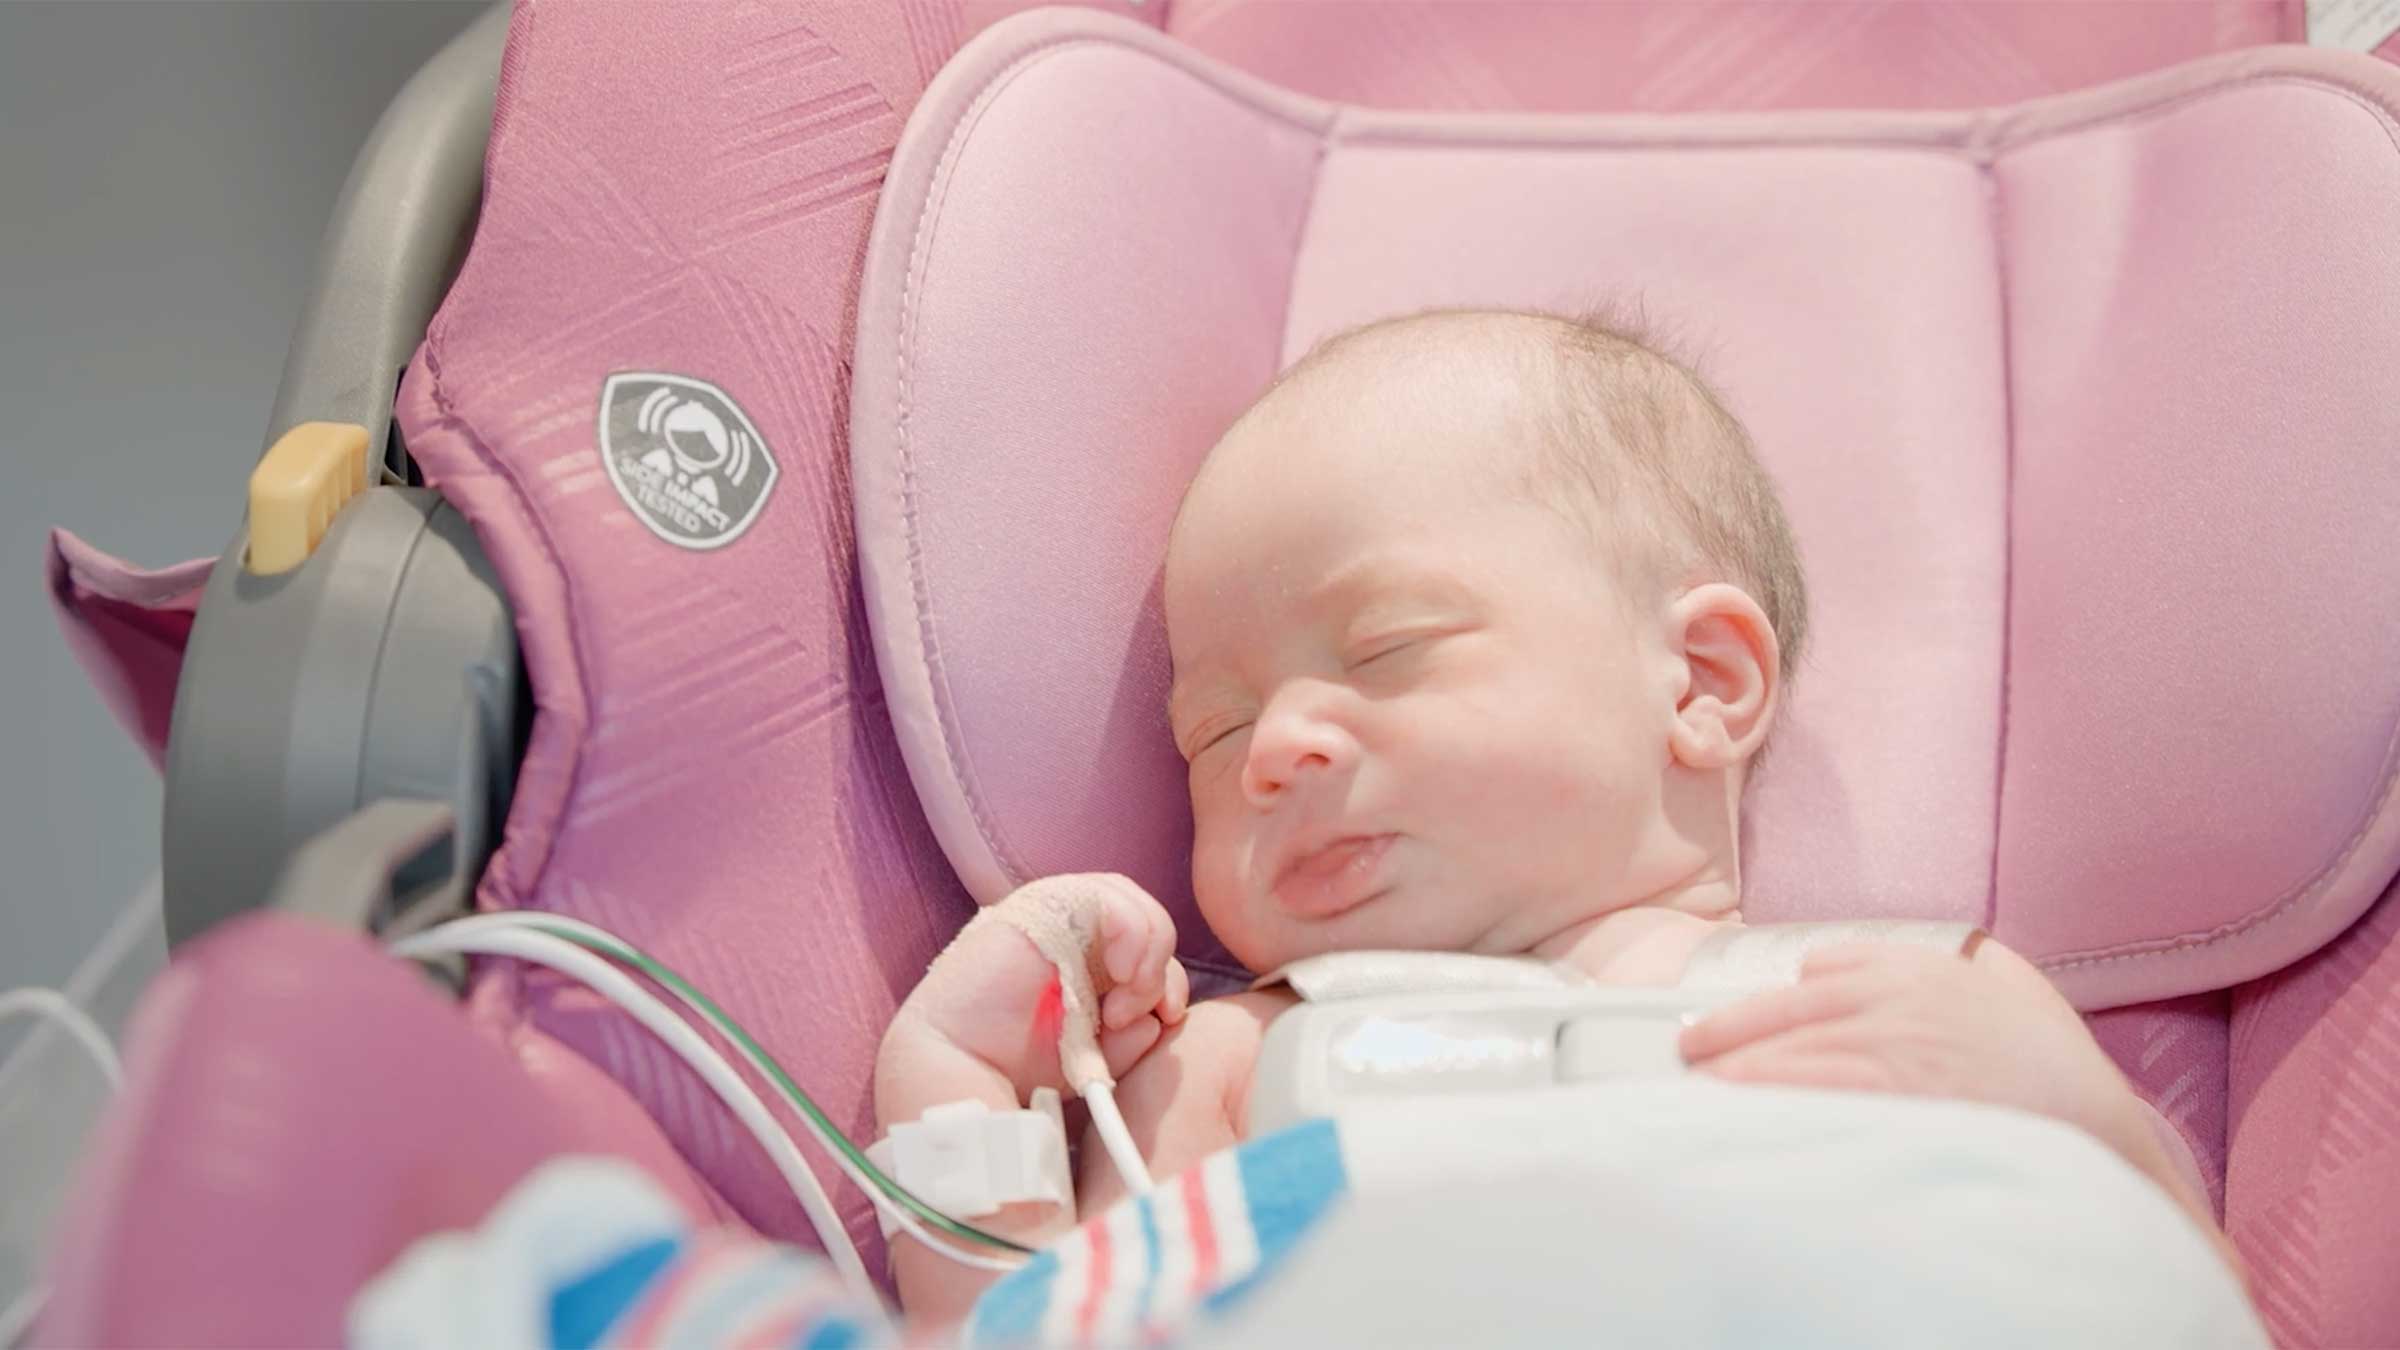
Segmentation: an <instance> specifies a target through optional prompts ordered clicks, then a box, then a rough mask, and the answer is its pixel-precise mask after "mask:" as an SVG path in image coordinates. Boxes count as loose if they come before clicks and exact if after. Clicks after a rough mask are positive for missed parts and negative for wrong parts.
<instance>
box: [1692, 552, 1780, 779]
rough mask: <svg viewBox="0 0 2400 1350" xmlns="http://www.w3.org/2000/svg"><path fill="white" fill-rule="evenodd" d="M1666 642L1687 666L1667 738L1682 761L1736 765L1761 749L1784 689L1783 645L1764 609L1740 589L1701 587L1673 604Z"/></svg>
mask: <svg viewBox="0 0 2400 1350" xmlns="http://www.w3.org/2000/svg"><path fill="white" fill-rule="evenodd" d="M1667 645H1668V648H1669V650H1670V651H1671V652H1672V653H1673V654H1674V655H1675V656H1676V657H1677V658H1678V659H1680V660H1681V661H1682V663H1683V671H1682V674H1683V693H1682V696H1681V697H1680V698H1678V699H1677V700H1676V704H1675V723H1674V727H1673V729H1672V730H1671V731H1670V732H1669V734H1668V739H1667V746H1668V749H1669V750H1670V751H1671V752H1672V753H1673V754H1674V756H1675V759H1676V762H1678V763H1680V764H1682V765H1684V766H1685V767H1686V768H1692V769H1730V768H1733V767H1735V766H1736V765H1739V764H1741V763H1743V762H1744V761H1746V760H1748V759H1749V758H1750V756H1752V755H1753V754H1756V753H1757V752H1758V747H1759V746H1760V745H1762V744H1764V743H1765V741H1766V739H1767V727H1768V724H1769V723H1771V722H1773V721H1774V719H1775V708H1776V702H1777V700H1776V695H1777V694H1778V693H1780V692H1781V690H1782V687H1783V653H1782V647H1781V646H1780V644H1778V643H1777V642H1776V639H1775V625H1773V624H1771V623H1769V622H1768V621H1767V614H1766V611H1765V610H1762V609H1760V608H1759V607H1758V602H1757V601H1755V600H1753V599H1751V598H1750V596H1749V593H1748V592H1746V591H1744V590H1743V589H1742V588H1741V587H1739V586H1730V585H1727V584H1725V583H1723V582H1709V583H1708V584H1706V585H1702V586H1695V587H1693V588H1692V589H1690V590H1688V591H1686V592H1684V593H1683V595H1682V596H1681V597H1679V598H1678V599H1676V601H1675V602H1674V603H1673V604H1672V605H1670V606H1668V609H1667Z"/></svg>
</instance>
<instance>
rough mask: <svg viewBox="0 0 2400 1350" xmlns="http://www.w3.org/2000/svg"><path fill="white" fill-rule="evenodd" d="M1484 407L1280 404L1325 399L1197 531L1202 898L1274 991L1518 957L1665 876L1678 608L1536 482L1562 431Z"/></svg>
mask: <svg viewBox="0 0 2400 1350" xmlns="http://www.w3.org/2000/svg"><path fill="white" fill-rule="evenodd" d="M1477 392H1495V391H1477ZM1496 392H1499V393H1503V394H1504V393H1505V392H1506V391H1496ZM1461 393H1462V391H1457V390H1451V391H1443V390H1431V391H1418V395H1417V396H1416V397H1405V396H1397V395H1395V396H1391V397H1383V398H1377V399H1372V400H1363V401H1349V400H1342V401H1340V402H1345V403H1348V406H1346V407H1345V406H1336V401H1335V400H1330V399H1327V398H1323V397H1319V396H1317V395H1315V394H1306V395H1300V396H1298V397H1297V399H1296V400H1294V399H1293V398H1292V397H1291V396H1289V395H1279V397H1280V398H1284V399H1285V401H1286V402H1293V401H1296V402H1297V404H1298V406H1297V407H1295V408H1291V409H1288V410H1285V411H1281V412H1278V413H1277V414H1276V415H1273V416H1253V417H1251V418H1248V419H1245V422H1244V424H1243V425H1242V426H1240V427H1238V428H1236V430H1235V431H1234V432H1233V433H1232V434H1231V435H1229V437H1228V438H1227V440H1226V442H1225V443H1224V444H1222V445H1221V446H1220V447H1219V448H1218V450H1217V451H1216V452H1215V453H1214V454H1213V455H1212V456H1211V459H1210V461H1209V464H1208V466H1207V470H1206V472H1205V474H1204V475H1203V476H1202V478H1201V480H1200V481H1199V482H1198V483H1196V484H1195V486H1194V489H1193V492H1192V495H1191V497H1190V498H1189V499H1188V500H1187V501H1186V503H1185V506H1184V510H1183V514H1182V515H1181V517H1180V518H1179V519H1178V522H1177V525H1176V531H1175V535H1174V538H1173V542H1172V543H1171V544H1170V546H1169V550H1168V560H1167V576H1166V607H1167V620H1168V630H1169V637H1170V642H1171V645H1172V649H1173V653H1174V662H1175V694H1174V698H1173V703H1172V707H1171V716H1172V721H1173V725H1174V732H1175V738H1176V742H1177V745H1178V746H1179V747H1180V748H1181V750H1182V751H1183V753H1184V755H1185V757H1186V759H1187V760H1188V761H1189V763H1190V766H1191V769H1190V786H1191V797H1192V813H1193V817H1194V822H1195V825H1196V831H1197V832H1196V837H1195V840H1194V845H1193V849H1194V852H1193V863H1192V871H1193V882H1194V886H1195V888H1196V890H1197V892H1198V897H1199V901H1200V907H1201V910H1202V913H1203V914H1205V915H1206V917H1207V919H1208V921H1209V924H1210V926H1211V927H1212V928H1213V929H1214V930H1215V932H1216V933H1217V935H1218V937H1219V938H1221V939H1222V940H1223V941H1224V942H1225V944H1226V946H1227V948H1228V949H1229V950H1231V951H1232V952H1233V954H1234V955H1235V956H1237V957H1238V958H1240V959H1241V960H1242V961H1243V962H1244V963H1245V964H1247V965H1248V966H1249V967H1250V968H1251V969H1253V970H1258V971H1265V970H1270V969H1273V968H1275V967H1277V966H1280V965H1283V964H1284V963H1286V962H1289V961H1292V960H1296V959H1298V958H1300V957H1304V956H1309V955H1313V954H1316V953H1320V952H1326V951H1334V950H1351V949H1358V948H1376V947H1381V948H1419V949H1441V950H1454V951H1476V952H1488V953H1512V952H1521V951H1525V950H1528V949H1530V948H1532V947H1533V946H1534V945H1535V944H1537V943H1539V942H1541V941H1542V940H1544V939H1545V938H1548V937H1550V936H1552V935H1553V934H1556V933H1557V932H1559V931H1560V930H1561V929H1563V928H1566V927H1568V926H1570V925H1572V924H1574V923H1576V922H1578V921H1580V920H1582V919H1585V918H1589V917H1592V916H1593V915H1594V914H1596V913H1598V912H1602V911H1605V910H1606V909H1610V908H1614V907H1616V906H1617V905H1618V904H1621V903H1625V902H1626V901H1627V900H1628V899H1629V898H1632V897H1638V896H1639V895H1642V894H1646V893H1648V892H1646V891H1644V890H1643V888H1644V887H1645V886H1654V885H1656V884H1658V881H1659V879H1658V878H1655V877H1651V876H1647V875H1645V874H1646V873H1648V872H1651V871H1655V870H1656V869H1655V867H1654V866H1653V865H1652V862H1653V860H1652V859H1649V858H1648V857H1646V854H1648V853H1649V852H1650V850H1649V849H1648V848H1647V847H1646V844H1647V842H1648V838H1649V836H1650V835H1651V834H1652V833H1653V832H1654V825H1655V823H1656V822H1658V821H1659V820H1660V819H1661V789H1662V783H1663V779H1664V776H1665V774H1666V771H1667V765H1668V762H1669V758H1670V755H1669V749H1668V735H1669V730H1670V724H1671V723H1672V721H1673V716H1674V705H1675V698H1676V690H1675V685H1674V679H1675V676H1674V673H1673V667H1672V660H1673V658H1672V657H1671V656H1670V654H1669V653H1668V652H1667V650H1666V646H1665V642H1664V639H1663V637H1662V633H1663V628H1664V625H1663V621H1662V619H1661V617H1660V615H1659V614H1658V613H1657V612H1654V611H1655V610H1656V609H1657V608H1658V607H1652V606H1645V605H1644V604H1641V603H1637V602H1636V601H1635V600H1633V598H1632V597H1630V596H1628V595H1627V594H1625V593H1624V591H1623V590H1622V589H1621V588H1620V587H1619V586H1617V585H1616V584H1615V583H1614V581H1612V579H1611V577H1610V575H1609V571H1608V569H1607V568H1606V567H1605V566H1604V565H1603V563H1602V562H1601V560H1600V558H1599V555H1598V553H1597V551H1596V550H1595V549H1593V547H1592V546H1591V544H1590V541H1589V540H1588V539H1584V538H1579V537H1578V535H1577V533H1576V531H1575V529H1574V527H1573V526H1571V525H1570V524H1569V523H1568V522H1567V521H1566V520H1564V519H1562V518H1561V517H1560V516H1559V515H1558V514H1556V513H1554V512H1552V511H1549V510H1545V509H1543V508H1540V507H1538V506H1535V505H1532V504H1530V503H1528V502H1526V501H1523V500H1521V499H1520V498H1519V496H1518V495H1517V494H1516V493H1514V492H1512V491H1511V490H1510V489H1509V481H1510V478H1511V475H1512V472H1513V470H1512V468H1511V464H1512V462H1511V461H1509V460H1507V459H1506V458H1505V457H1507V456H1512V455H1521V454H1524V453H1527V451H1526V449H1525V446H1524V443H1523V440H1522V438H1523V437H1526V436H1530V435H1533V434H1536V433H1535V432H1534V431H1532V430H1531V429H1530V427H1529V426H1528V425H1525V424H1524V419H1523V418H1522V417H1520V416H1514V415H1512V414H1509V413H1508V412H1507V411H1505V409H1506V407H1507V402H1506V401H1505V399H1500V398H1492V399H1478V398H1475V397H1472V396H1463V397H1461V396H1456V395H1460V394H1461ZM1478 405H1483V406H1484V407H1485V409H1486V410H1485V411H1484V412H1482V413H1481V414H1478V413H1477V412H1476V411H1475V409H1476V407H1477V406H1478ZM1662 603H1663V602H1662Z"/></svg>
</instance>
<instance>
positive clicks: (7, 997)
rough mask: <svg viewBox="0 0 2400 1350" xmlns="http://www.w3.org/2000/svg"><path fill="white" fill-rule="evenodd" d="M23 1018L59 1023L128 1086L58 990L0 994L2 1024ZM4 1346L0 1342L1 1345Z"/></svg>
mask: <svg viewBox="0 0 2400 1350" xmlns="http://www.w3.org/2000/svg"><path fill="white" fill-rule="evenodd" d="M20 1016H21V1017H31V1018H33V1019H34V1020H36V1021H41V1020H43V1019H48V1020H49V1021H52V1022H56V1023H58V1025H59V1026H60V1027H61V1028H62V1029H64V1030H65V1031H66V1033H67V1034H68V1035H69V1036H72V1037H74V1038H75V1040H76V1041H77V1043H79V1044H81V1045H82V1046H83V1048H84V1049H85V1050H86V1051H88V1052H90V1054H91V1057H92V1062H93V1063H94V1064H97V1065H99V1066H100V1075H101V1077H103V1078H106V1079H107V1080H108V1085H109V1087H111V1088H121V1087H123V1086H125V1066H124V1065H122V1064H120V1063H118V1062H117V1051H116V1047H115V1046H112V1045H110V1044H109V1043H108V1033H106V1032H104V1031H102V1030H101V1029H100V1027H99V1024H98V1023H96V1022H94V1021H92V1019H91V1015H90V1014H89V1013H86V1012H85V1011H84V1010H83V1009H81V1008H78V1007H76V1006H75V1004H74V1002H73V1000H71V999H69V998H68V997H67V996H66V995H64V994H62V993H60V992H58V991H57V990H55V989H41V988H35V987H31V986H28V987H26V988H23V989H11V990H9V991H8V992H7V993H4V994H0V1022H5V1021H7V1020H8V1019H9V1018H11V1017H20ZM5 1344H6V1342H0V1345H5Z"/></svg>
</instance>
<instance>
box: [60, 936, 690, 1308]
mask: <svg viewBox="0 0 2400 1350" xmlns="http://www.w3.org/2000/svg"><path fill="white" fill-rule="evenodd" d="M126 1073H127V1079H126V1087H125V1091H124V1093H123V1094H122V1095H121V1096H120V1097H119V1098H118V1099H117V1100H116V1102H115V1103H114V1104H113V1105H112V1106H111V1107H110V1109H109V1112H108V1115H107V1117H106V1119H105V1121H104V1122H103V1124H102V1127H101V1129H100V1131H99V1136H98V1139H97V1140H96V1142H95V1146H94V1147H93V1149H92V1150H91V1152H90V1153H89V1154H88V1155H87V1156H86V1157H85V1159H84V1161H83V1164H82V1166H81V1170H80V1172H79V1174H78V1176H77V1179H76V1183H75V1187H74V1190H73V1193H72V1201H71V1205H70V1208H69V1211H68V1218H67V1221H66V1224H65V1229H64V1231H63V1232H62V1234H61V1239H62V1240H61V1242H60V1244H59V1247H58V1256H57V1260H56V1264H55V1268H54V1269H53V1271H52V1276H51V1278H52V1285H51V1293H50V1299H49V1303H48V1311H47V1312H46V1314H45V1315H44V1319H43V1323H42V1341H43V1343H44V1344H55V1345H337V1344H340V1343H341V1341H342V1339H343V1323H342V1317H343V1311H344V1309H345V1308H346V1307H347V1306H348V1304H349V1300H350V1295H351V1294H352V1293H353V1292H354V1291H355V1290H356V1289H357V1288H358V1286H359V1285H360V1284H362V1283H363V1282H364V1281H365V1280H366V1279H367V1278H368V1277H369V1276H371V1275H373V1274H374V1273H375V1272H376V1271H378V1270H380V1269H382V1268H383V1266H384V1265H385V1264H386V1263H388V1262H389V1261H391V1259H392V1258H393V1257H395V1256H397V1255H398V1254H399V1253H400V1251H401V1249H402V1248H404V1247H405V1246H407V1245H408V1244H409V1243H411V1242H413V1241H415V1240H416V1239H417V1238H418V1237H420V1236H422V1235H423V1234H425V1233H427V1232H431V1231H436V1230H439V1229H443V1228H463V1227H467V1226H470V1225H472V1224H473V1223H475V1222H476V1221H477V1220H479V1219H481V1218H482V1217H483V1214H484V1212H485V1211H486V1210H487V1209H489V1208H490V1207H491V1206H492V1205H493V1204H494V1203H495V1202H496V1201H498V1199H499V1198H500V1197H501V1195H503V1194H504V1193H505V1192H506V1191H507V1190H508V1188H509V1187H510V1186H512V1185H514V1184H515V1182H516V1180H517V1179H518V1178H519V1177H521V1176H523V1175H524V1174H525V1173H526V1172H528V1171H530V1170H531V1169H532V1168H533V1167H534V1166H535V1165H536V1164H538V1163H540V1162H541V1161H542V1160H543V1159H545V1158H548V1157H550V1156H552V1155H554V1154H557V1153H561V1152H569V1151H583V1152H595V1153H609V1154H617V1155H621V1156H624V1157H627V1158H630V1159H632V1160H633V1161H634V1162H636V1163H638V1164H640V1165H642V1166H643V1167H644V1168H645V1169H646V1170H647V1171H649V1172H650V1173H651V1175H652V1176H654V1177H656V1178H657V1179H658V1180H659V1182H660V1183H661V1184H662V1185H664V1186H665V1187H666V1188H667V1189H668V1193H669V1194H670V1195H672V1196H674V1197H675V1198H676V1200H677V1201H678V1202H679V1203H680V1204H682V1205H683V1206H684V1207H685V1208H686V1209H687V1210H688V1211H689V1212H690V1213H691V1214H692V1216H693V1217H694V1218H695V1219H696V1220H705V1219H710V1218H713V1217H716V1216H717V1215H718V1214H719V1212H720V1211H719V1209H718V1207H717V1205H716V1202H715V1201H714V1200H713V1198H712V1197H711V1196H710V1195H709V1194H708V1192H707V1190H706V1189H705V1188H704V1187H702V1186H701V1185H699V1184H698V1183H697V1182H695V1181H694V1180H693V1178H692V1176H691V1173H690V1171H689V1169H688V1168H686V1167H685V1166H684V1165H683V1164H682V1162H681V1160H680V1159H678V1158H677V1157H676V1156H675V1153H674V1150H673V1149H671V1148H670V1147H668V1145H667V1143H666V1141H665V1140H664V1139H663V1138H662V1137H661V1136H660V1135H659V1133H658V1129H657V1127H656V1126H655V1125H653V1124H652V1123H651V1122H650V1121H649V1120H648V1119H647V1118H645V1117H644V1116H643V1114H642V1113H641V1112H640V1111H639V1110H638V1109H636V1108H635V1107H634V1106H633V1104H632V1103H631V1102H630V1101H629V1100H628V1099H627V1098H626V1096H625V1094H624V1092H623V1090H622V1089H620V1088H618V1087H617V1086H616V1085H615V1084H613V1083H611V1082H609V1081H608V1080H607V1079H606V1078H605V1077H603V1076H601V1075H599V1074H597V1073H595V1072H593V1071H592V1069H591V1068H590V1066H589V1065H587V1064H584V1063H582V1062H581V1061H580V1060H577V1059H575V1058H574V1057H573V1056H571V1055H567V1054H564V1053H563V1052H562V1051H560V1050H559V1048H558V1047H556V1046H555V1045H552V1044H549V1043H547V1042H546V1041H545V1040H543V1039H542V1038H539V1037H532V1038H520V1037H518V1036H517V1035H516V1034H515V1033H514V1032H513V1031H508V1032H505V1033H504V1035H503V1036H502V1037H499V1038H495V1037H493V1036H487V1035H483V1034H479V1033H478V1032H477V1030H476V1029H475V1028H474V1027H473V1026H471V1025H470V1024H469V1022H468V1020H467V1018H466V1017H465V1016H464V1015H462V1013H461V1011H460V1009H459V1008H458V1007H457V1006H456V1005H455V1004H453V1003H452V1002H451V1001H450V1000H449V999H448V998H447V997H445V996H444V995H443V994H442V993H441V991H440V990H438V989H437V988H436V987H435V986H433V985H432V984H431V983H430V982H429V981H428V980H427V978H426V977H425V975H424V974H422V973H421V972H420V971H419V970H418V969H417V968H416V967H415V966H413V965H411V964H410V963H407V962H403V961H399V960H395V959H393V958H391V957H388V956H385V955H384V954H383V953H382V952H380V951H378V950H377V949H376V948H375V947H374V946H373V945H372V944H371V943H369V942H368V941H366V940H365V939H362V938H360V937H358V936H356V935H354V934H348V933H342V932H337V931H335V930H333V929H331V928H327V927H324V926H321V925H317V924H314V923H310V922H307V921H305V920H300V919H295V918H291V917H288V916H285V915H280V914H257V915H251V916H248V917H245V918H242V919H238V920H235V921H233V922H231V923H228V924H226V925H225V926H224V927H223V928H221V929H219V930H218V931H216V932H215V933H212V934H210V935H209V936H208V937H207V938H205V939H203V940H202V941H200V942H198V943H196V944H194V945H193V946H192V947H190V948H188V949H186V950H185V951H182V952H179V953H178V954H177V956H176V960H175V963H174V964H173V965H172V966H170V967H169V968H168V969H167V971H166V973H165V974H164V975H162V976H160V977H159V979H158V981H157V982H156V983H155V984H153V985H152V986H151V987H150V989H149V990H148V992H146V993H145V994H144V995H143V998H142V1002H141V1005H140V1007H139V1008H138V1009H137V1010H136V1013H135V1017H134V1023H133V1029H132V1032H131V1034H130V1035H129V1036H128V1038H127V1060H126Z"/></svg>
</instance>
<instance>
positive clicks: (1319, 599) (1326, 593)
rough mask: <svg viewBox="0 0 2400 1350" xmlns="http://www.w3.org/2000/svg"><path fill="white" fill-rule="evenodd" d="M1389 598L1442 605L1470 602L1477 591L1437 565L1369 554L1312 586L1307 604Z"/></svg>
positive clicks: (1334, 605)
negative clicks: (1431, 565) (1429, 565)
mask: <svg viewBox="0 0 2400 1350" xmlns="http://www.w3.org/2000/svg"><path fill="white" fill-rule="evenodd" d="M1386 597H1392V598H1398V599H1403V600H1411V601H1424V602H1428V603H1432V604H1441V605H1467V604H1471V603H1473V601H1474V598H1475V593H1474V590H1473V588H1472V587H1469V586H1468V585H1466V584H1465V583H1464V582H1462V581H1460V580H1459V579H1458V577H1457V576H1456V575H1454V574H1452V573H1450V572H1448V571H1445V570H1443V569H1440V568H1436V567H1428V566H1425V565H1423V564H1420V563H1416V562H1413V561H1403V560H1400V559H1396V558H1392V557H1390V556H1388V555H1385V554H1369V555H1368V556H1366V557H1363V558H1358V559H1355V560H1354V561H1351V562H1349V563H1345V564H1344V565H1342V566H1341V567H1338V568H1336V569H1334V571H1333V572H1332V574H1331V575H1329V576H1327V577H1326V578H1325V579H1324V580H1323V581H1320V582H1318V583H1317V584H1316V585H1315V586H1313V587H1311V588H1310V590H1309V593H1308V603H1309V605H1310V606H1311V607H1312V608H1315V609H1318V610H1320V611H1322V610H1326V609H1333V608H1337V607H1339V606H1341V605H1343V604H1345V603H1353V602H1363V601H1366V600H1368V599H1370V598H1372V599H1382V598H1386Z"/></svg>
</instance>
